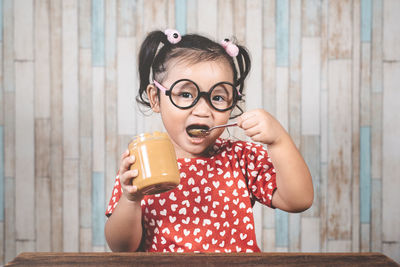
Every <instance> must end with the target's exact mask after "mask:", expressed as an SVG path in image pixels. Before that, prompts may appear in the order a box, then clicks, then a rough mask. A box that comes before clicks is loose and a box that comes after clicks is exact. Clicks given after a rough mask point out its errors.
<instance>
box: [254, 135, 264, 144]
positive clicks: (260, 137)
mask: <svg viewBox="0 0 400 267" xmlns="http://www.w3.org/2000/svg"><path fill="white" fill-rule="evenodd" d="M251 139H252V140H253V141H254V142H261V143H264V140H263V135H262V133H257V134H255V135H253V136H252V137H251Z"/></svg>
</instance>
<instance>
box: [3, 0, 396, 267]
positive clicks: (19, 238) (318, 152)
mask: <svg viewBox="0 0 400 267" xmlns="http://www.w3.org/2000/svg"><path fill="white" fill-rule="evenodd" d="M399 13H400V1H398V0H342V1H336V0H279V1H278V0H248V1H245V0H235V1H234V0H201V1H200V0H175V1H174V0H151V1H144V0H96V1H94V0H93V1H91V0H79V1H78V0H35V1H34V0H14V1H13V0H0V61H1V64H0V240H1V241H2V242H1V243H0V264H3V263H6V262H8V261H10V260H11V259H13V258H14V257H15V256H16V255H17V254H18V253H20V252H22V251H107V250H109V249H108V248H107V245H106V243H105V238H104V235H103V227H104V223H105V217H104V210H105V205H106V203H107V201H108V199H109V197H110V195H111V189H112V186H113V181H114V176H115V174H116V171H117V168H118V158H119V155H120V154H121V153H122V152H123V150H124V149H125V148H126V145H127V143H128V141H129V140H130V139H131V138H132V136H134V135H135V134H137V133H141V132H145V131H154V130H162V129H163V128H162V124H161V121H160V118H158V117H157V116H156V115H154V114H153V115H149V116H144V115H143V114H142V113H141V112H140V110H139V108H138V107H137V106H136V104H135V96H136V91H137V88H138V75H137V62H136V57H137V51H138V48H139V46H140V43H141V41H142V40H143V37H144V36H145V34H146V33H147V32H149V31H150V30H153V29H165V28H167V27H172V28H177V29H178V30H179V31H180V32H181V33H191V32H198V33H203V34H206V35H208V36H210V37H211V38H213V39H215V40H220V39H223V38H225V37H232V36H235V37H236V38H237V40H238V42H240V43H242V44H244V45H246V46H247V47H248V48H249V50H250V52H251V55H252V72H251V74H250V77H249V79H248V81H247V104H246V105H247V106H246V108H247V109H253V108H261V107H262V108H264V109H266V110H268V111H269V112H270V113H272V114H273V115H275V116H276V117H277V118H278V119H279V120H280V121H281V123H282V124H283V126H284V127H285V128H286V129H287V130H288V131H289V132H290V134H291V136H292V137H293V139H294V141H295V143H296V145H297V146H298V147H299V149H300V151H301V152H302V154H303V156H304V158H305V159H306V161H307V163H308V165H309V167H310V170H311V173H312V176H313V180H314V187H315V201H314V205H313V206H312V208H310V209H309V210H308V211H306V212H304V213H302V214H287V213H285V212H282V211H274V210H271V209H269V208H266V207H262V206H260V205H256V206H255V218H256V230H257V241H258V243H259V246H260V247H261V248H262V250H264V251H305V252H318V251H321V252H333V251H355V252H357V251H377V252H383V253H385V254H387V255H389V256H390V257H392V258H394V259H395V260H397V261H398V262H400V209H399V205H398V203H399V202H400V195H399V194H398V190H399V189H400V176H399V173H400V164H399V158H400V152H399V151H400V142H399V141H398V136H400V112H399V108H398V101H399V99H400V93H399V92H400V91H399V90H398V86H399V84H400V38H399V36H400V27H399V26H398V14H399ZM232 132H233V134H234V135H235V136H236V137H238V138H245V136H243V133H242V132H241V131H240V130H238V129H235V130H233V131H232Z"/></svg>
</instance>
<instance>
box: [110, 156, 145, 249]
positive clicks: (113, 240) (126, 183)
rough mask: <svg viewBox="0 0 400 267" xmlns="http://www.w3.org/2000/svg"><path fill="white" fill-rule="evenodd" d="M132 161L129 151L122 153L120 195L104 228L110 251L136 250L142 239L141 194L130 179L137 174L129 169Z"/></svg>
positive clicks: (133, 160) (133, 159)
mask: <svg viewBox="0 0 400 267" xmlns="http://www.w3.org/2000/svg"><path fill="white" fill-rule="evenodd" d="M134 162H135V158H134V157H129V151H125V152H124V153H123V154H122V157H121V164H120V168H119V179H120V183H121V187H122V195H121V198H120V199H119V201H118V205H117V206H116V208H115V210H114V211H113V213H112V215H111V216H110V217H109V218H108V219H107V222H106V225H105V228H104V232H105V236H106V240H107V243H108V245H109V247H110V248H111V250H112V251H121V252H123V251H124V252H125V251H126V252H127V251H136V250H137V249H138V247H139V245H140V242H141V239H142V208H141V205H140V202H141V199H142V198H143V196H142V195H141V194H139V193H138V192H137V188H136V186H132V179H134V178H135V177H136V176H137V175H138V171H137V170H130V169H129V167H130V165H131V164H133V163H134Z"/></svg>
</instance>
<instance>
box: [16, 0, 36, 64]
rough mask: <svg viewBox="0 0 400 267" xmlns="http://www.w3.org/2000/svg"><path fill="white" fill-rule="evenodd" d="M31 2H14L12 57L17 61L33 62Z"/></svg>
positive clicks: (32, 5)
mask: <svg viewBox="0 0 400 267" xmlns="http://www.w3.org/2000/svg"><path fill="white" fill-rule="evenodd" d="M33 8H34V3H33V0H27V1H25V0H15V1H14V55H15V58H16V59H17V60H33V59H34V52H33V25H34V23H33V12H34V11H33Z"/></svg>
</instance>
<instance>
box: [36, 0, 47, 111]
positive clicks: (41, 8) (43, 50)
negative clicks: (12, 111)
mask: <svg viewBox="0 0 400 267" xmlns="http://www.w3.org/2000/svg"><path fill="white" fill-rule="evenodd" d="M34 25H35V31H34V35H35V36H34V38H35V42H34V44H35V66H34V67H35V118H49V117H50V32H49V30H50V27H49V2H48V0H40V1H36V2H35V23H34Z"/></svg>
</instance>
